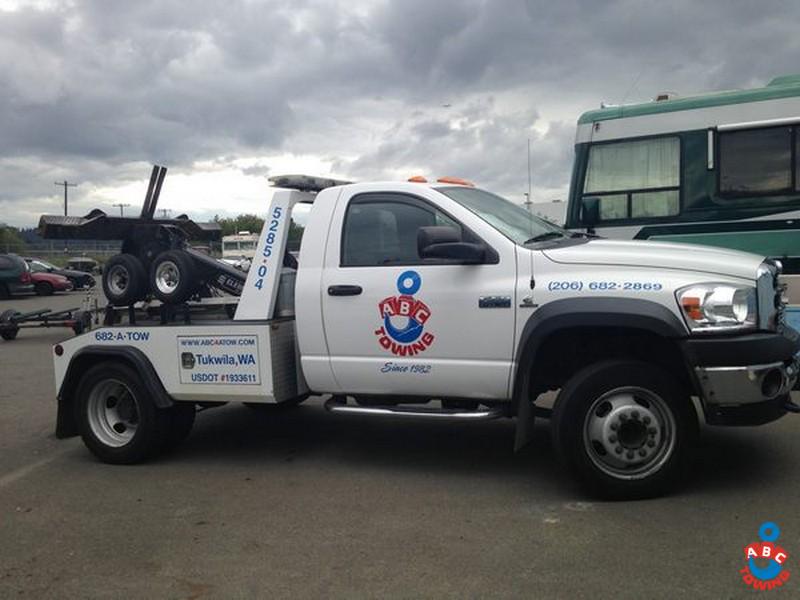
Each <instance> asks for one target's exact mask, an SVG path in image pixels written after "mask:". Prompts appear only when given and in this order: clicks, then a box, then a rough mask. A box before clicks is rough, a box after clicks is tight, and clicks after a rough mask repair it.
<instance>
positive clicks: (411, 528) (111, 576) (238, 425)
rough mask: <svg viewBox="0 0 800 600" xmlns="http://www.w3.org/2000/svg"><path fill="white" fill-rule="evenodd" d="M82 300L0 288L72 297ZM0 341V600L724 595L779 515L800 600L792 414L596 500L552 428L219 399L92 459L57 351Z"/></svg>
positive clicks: (48, 341)
mask: <svg viewBox="0 0 800 600" xmlns="http://www.w3.org/2000/svg"><path fill="white" fill-rule="evenodd" d="M80 299H81V294H79V293H71V294H66V295H60V296H55V297H51V298H36V297H27V298H14V299H12V300H7V301H0V312H2V311H3V310H5V309H6V308H9V307H13V308H16V309H18V310H33V309H34V308H38V307H42V306H51V307H53V308H66V307H69V306H78V305H79V304H80ZM71 335H72V334H71V332H69V331H68V330H63V329H40V330H24V331H22V332H20V334H19V337H18V339H17V340H15V341H13V342H5V341H2V340H0V515H2V518H0V597H2V598H25V597H30V598H67V597H80V598H240V597H241V598H243V597H254V598H255V597H258V598H284V597H285V598H289V597H291V598H323V597H324V598H327V597H336V598H367V597H369V598H428V597H436V598H440V597H458V598H465V597H469V598H479V597H480V598H483V597H507V598H517V597H518V598H551V597H552V598H592V599H593V600H597V599H600V598H648V599H649V598H676V597H685V598H697V597H702V598H735V597H750V595H751V594H752V593H753V592H752V590H749V589H748V588H747V587H746V586H745V585H744V583H743V582H742V581H741V575H740V573H739V571H740V569H742V568H743V567H744V565H745V559H744V555H743V547H744V546H746V545H747V544H749V543H751V542H756V541H758V535H757V533H758V528H759V526H760V525H761V523H763V522H765V521H774V522H776V523H777V524H778V525H779V526H780V528H781V532H782V533H781V538H780V540H779V542H778V543H780V544H781V545H782V546H783V547H784V548H785V549H786V550H787V551H788V553H789V560H788V561H787V563H786V568H787V569H788V570H789V572H790V574H791V577H790V579H789V581H788V582H787V583H786V584H785V585H784V586H783V588H781V589H778V590H773V591H771V592H764V593H766V594H774V595H776V596H781V597H785V598H789V597H795V598H796V597H800V567H798V566H797V564H798V563H797V560H796V557H797V556H800V535H799V534H800V514H798V512H797V503H798V498H800V469H798V468H797V460H798V457H800V436H798V432H800V417H799V416H794V415H790V416H788V417H786V418H784V419H782V420H780V421H778V422H777V423H774V424H770V425H766V426H763V427H760V428H746V429H705V430H704V431H703V437H702V440H701V446H700V448H699V449H698V453H697V460H696V461H695V465H694V469H693V471H692V472H691V473H687V474H686V479H687V485H686V487H685V488H684V489H683V490H682V491H680V492H678V493H676V494H674V495H672V496H669V497H665V498H659V499H655V500H647V501H639V502H617V503H604V502H596V501H594V500H592V499H590V498H587V497H585V496H584V495H583V494H582V493H581V491H580V490H579V489H576V488H575V487H574V486H573V484H572V483H571V482H570V480H569V479H568V478H566V477H565V475H564V474H563V473H562V472H561V471H560V470H559V468H558V465H557V463H556V462H555V456H554V453H553V451H552V449H551V446H550V439H549V429H548V426H547V422H546V421H541V422H540V423H539V424H538V425H537V427H536V431H535V433H536V437H535V439H534V441H533V442H532V444H531V445H530V446H529V447H527V448H526V449H524V450H523V451H522V452H520V453H517V454H514V452H513V433H514V423H513V421H510V420H500V421H493V422H487V423H443V422H421V423H420V422H408V421H399V422H398V421H393V420H390V419H374V418H368V417H361V416H359V417H353V416H338V415H330V414H327V413H325V411H324V409H323V408H322V405H321V402H320V401H319V400H318V399H311V400H309V401H308V402H306V403H305V404H303V405H301V406H300V407H298V408H297V409H296V410H293V411H289V412H286V413H282V414H273V413H266V414H260V413H258V412H254V411H251V410H250V409H248V408H246V407H243V406H238V405H227V406H225V407H222V408H216V409H211V410H207V411H204V412H202V413H201V414H200V415H199V416H198V419H197V424H196V426H195V429H194V431H193V433H192V435H191V436H190V437H189V439H188V440H187V442H186V443H185V444H184V445H183V446H182V447H181V448H180V449H179V450H178V451H177V452H175V453H174V454H171V455H169V456H168V457H165V458H163V459H160V460H158V461H155V462H152V463H149V464H144V465H137V466H129V467H123V466H110V465H105V464H102V463H99V462H98V461H97V460H95V459H94V458H93V457H92V456H91V455H90V454H89V452H88V451H87V450H86V449H85V448H84V447H83V444H82V442H81V440H80V439H78V438H75V439H69V440H56V439H55V437H54V435H53V431H54V424H55V391H54V383H53V367H52V360H51V352H52V350H51V346H52V345H53V344H54V343H57V342H58V341H60V340H63V339H65V338H67V337H70V336H71Z"/></svg>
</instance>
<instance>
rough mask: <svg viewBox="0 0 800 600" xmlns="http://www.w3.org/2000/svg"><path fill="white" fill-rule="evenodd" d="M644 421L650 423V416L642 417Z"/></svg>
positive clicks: (646, 423)
mask: <svg viewBox="0 0 800 600" xmlns="http://www.w3.org/2000/svg"><path fill="white" fill-rule="evenodd" d="M642 422H643V423H644V424H645V425H650V417H645V418H644V419H642Z"/></svg>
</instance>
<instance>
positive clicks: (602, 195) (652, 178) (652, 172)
mask: <svg viewBox="0 0 800 600" xmlns="http://www.w3.org/2000/svg"><path fill="white" fill-rule="evenodd" d="M680 163H681V160H680V140H679V139H678V138H677V137H674V136H670V137H659V138H651V139H646V140H634V141H628V142H614V143H609V144H606V143H602V144H596V145H594V146H592V147H591V148H590V149H589V162H588V166H587V169H586V180H585V183H584V188H583V196H584V197H596V198H599V200H600V219H601V220H605V221H610V220H617V219H649V218H654V217H667V216H672V215H676V214H678V212H679V210H680Z"/></svg>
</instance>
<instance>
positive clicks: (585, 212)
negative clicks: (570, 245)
mask: <svg viewBox="0 0 800 600" xmlns="http://www.w3.org/2000/svg"><path fill="white" fill-rule="evenodd" d="M599 220H600V198H584V199H583V202H582V203H581V222H582V223H583V224H584V225H585V226H586V232H587V233H594V228H595V225H597V222H598V221H599Z"/></svg>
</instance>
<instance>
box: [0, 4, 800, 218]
mask: <svg viewBox="0 0 800 600" xmlns="http://www.w3.org/2000/svg"><path fill="white" fill-rule="evenodd" d="M798 17H800V5H798V4H797V3H793V2H770V3H753V2H745V1H738V0H734V1H720V2H702V3H701V2H689V1H683V0H673V1H672V2H650V1H648V2H640V1H638V2H637V1H633V0H623V1H614V2H597V1H591V2H590V1H585V2H550V1H547V2H545V1H541V2H540V1H533V0H528V1H527V2H526V1H523V0H498V1H489V0H403V1H400V0H395V1H388V0H385V1H382V2H378V1H375V2H372V1H364V2H335V1H333V0H330V1H328V0H297V1H293V2H279V1H274V2H258V1H246V0H227V1H214V2H212V1H209V0H195V1H193V2H190V3H189V2H185V1H182V0H152V1H148V0H138V1H136V2H130V1H110V0H102V1H101V0H94V1H88V0H87V1H83V2H74V3H67V2H65V3H63V4H56V5H55V7H54V8H43V9H36V8H26V7H24V6H22V7H21V8H20V9H19V10H16V11H11V12H0V127H1V128H2V131H1V135H0V175H2V176H3V179H4V181H3V185H2V187H0V211H2V213H3V214H0V220H2V219H3V218H7V217H6V213H8V214H11V213H12V212H13V211H14V210H15V207H17V206H19V205H20V204H19V203H21V202H23V201H24V200H25V199H26V198H27V197H34V196H41V195H42V193H43V192H42V191H41V190H42V188H43V187H44V186H51V185H52V182H51V181H50V178H51V174H53V173H56V172H57V173H59V177H68V178H78V179H80V180H82V181H84V182H87V183H91V184H108V183H110V182H112V181H114V182H117V181H120V180H124V179H125V178H127V177H130V176H133V175H132V174H133V172H134V171H136V170H141V168H142V165H145V164H146V163H149V162H160V163H166V164H169V165H171V166H173V167H177V168H183V169H185V170H188V169H191V168H192V164H193V163H194V162H195V161H201V160H204V161H209V160H211V161H219V160H220V157H227V159H234V158H236V157H246V156H251V157H252V156H263V155H269V154H276V153H284V152H290V153H298V154H309V155H316V156H319V157H324V158H326V159H328V160H331V161H332V162H333V164H334V165H335V167H336V169H337V171H338V172H337V173H335V174H336V175H342V176H346V177H355V178H364V177H371V176H382V175H386V174H393V173H399V172H402V171H403V170H410V169H412V168H414V169H417V168H426V169H429V170H430V171H431V172H435V173H437V174H441V173H450V174H458V175H463V176H467V177H471V178H474V179H476V180H479V181H480V182H481V184H483V185H486V186H489V187H496V188H497V189H498V190H499V191H502V192H509V193H512V192H513V193H514V194H517V193H518V192H520V191H521V190H523V189H524V188H525V185H526V179H527V177H526V169H525V164H526V163H525V156H526V149H525V144H526V139H527V138H531V139H532V146H533V147H532V154H533V158H534V175H535V176H534V180H535V183H536V185H537V186H538V187H543V188H547V189H560V188H564V187H565V186H566V184H567V181H568V177H569V165H570V158H571V140H572V135H573V132H574V122H575V120H576V119H577V117H578V114H579V113H580V111H582V110H586V109H589V108H594V107H596V106H597V105H598V104H599V102H600V101H601V100H602V101H607V102H619V101H622V100H627V101H629V102H630V101H638V100H645V99H648V98H651V97H652V96H653V95H654V94H655V93H656V92H658V91H662V90H670V91H677V92H679V93H689V92H696V91H704V90H711V89H720V88H731V87H746V86H752V85H760V84H763V83H765V82H766V81H768V80H769V79H770V78H772V77H773V76H775V75H779V74H784V73H791V72H793V71H797V70H798V67H797V64H798V57H799V56H800V38H798V36H796V31H795V30H796V23H797V22H798ZM443 105H446V106H443ZM259 168H260V167H259ZM43 173H45V174H46V175H42V174H43ZM253 174H254V173H253ZM43 177H46V178H47V179H43ZM139 177H141V174H140V175H139ZM89 187H90V186H88V185H87V186H84V188H83V189H84V190H86V189H89ZM76 193H78V194H80V193H86V192H76ZM517 197H518V196H517ZM541 199H544V198H541Z"/></svg>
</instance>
